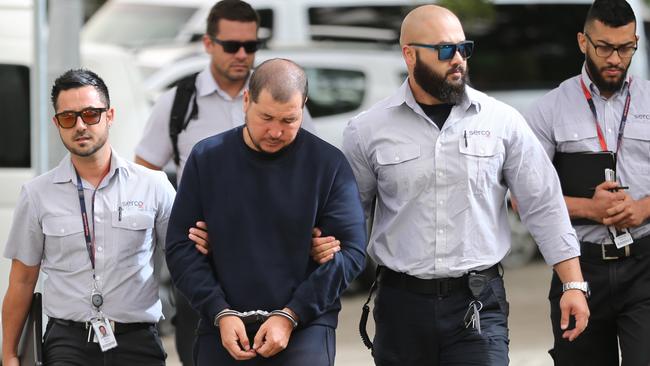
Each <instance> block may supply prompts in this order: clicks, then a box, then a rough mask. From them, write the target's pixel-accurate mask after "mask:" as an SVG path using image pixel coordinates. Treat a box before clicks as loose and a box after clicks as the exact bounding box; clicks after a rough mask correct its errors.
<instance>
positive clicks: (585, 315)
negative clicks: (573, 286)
mask: <svg viewBox="0 0 650 366" xmlns="http://www.w3.org/2000/svg"><path fill="white" fill-rule="evenodd" d="M560 311H561V312H562V315H561V318H560V328H561V329H562V330H564V333H562V338H564V339H568V340H569V342H572V341H573V340H574V339H576V338H578V336H579V335H580V333H582V332H583V331H584V330H585V328H587V323H588V322H589V307H588V306H587V299H586V298H585V294H584V293H583V292H582V291H580V290H567V291H565V292H564V293H563V294H562V298H560ZM571 315H573V316H574V317H575V318H576V326H575V328H573V329H567V328H568V327H569V316H571Z"/></svg>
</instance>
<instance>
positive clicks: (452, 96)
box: [413, 52, 467, 104]
mask: <svg viewBox="0 0 650 366" xmlns="http://www.w3.org/2000/svg"><path fill="white" fill-rule="evenodd" d="M456 70H460V71H461V73H462V75H463V76H462V78H461V80H460V84H452V83H450V82H448V81H447V75H449V74H451V73H452V72H454V71H456ZM413 78H414V79H415V82H416V83H417V84H418V85H419V86H420V88H422V89H423V90H424V91H425V92H427V94H429V95H431V96H432V97H434V98H436V99H438V100H439V101H441V102H443V103H448V104H457V103H458V102H460V100H461V99H462V97H463V94H464V93H465V84H466V83H467V70H465V69H464V68H463V67H462V66H460V65H459V66H458V67H457V68H455V69H450V70H448V71H447V73H446V74H445V75H444V76H441V75H438V74H437V73H436V72H435V71H433V70H432V69H431V68H430V67H429V66H427V65H426V64H425V63H424V62H422V61H421V60H420V54H419V53H417V52H416V54H415V67H414V68H413Z"/></svg>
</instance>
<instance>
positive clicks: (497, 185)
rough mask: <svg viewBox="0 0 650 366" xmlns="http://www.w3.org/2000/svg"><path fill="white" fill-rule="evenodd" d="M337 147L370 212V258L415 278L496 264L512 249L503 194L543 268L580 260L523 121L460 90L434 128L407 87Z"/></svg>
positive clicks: (544, 162)
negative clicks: (514, 204)
mask: <svg viewBox="0 0 650 366" xmlns="http://www.w3.org/2000/svg"><path fill="white" fill-rule="evenodd" d="M343 150H344V153H345V154H346V156H347V158H348V160H349V161H350V164H351V166H352V169H353V171H354V174H355V176H356V179H357V183H358V185H359V191H360V194H361V200H362V203H363V205H364V208H365V209H366V215H367V214H368V213H369V210H370V207H371V204H372V200H373V198H374V197H375V196H376V197H377V206H376V210H375V216H374V223H373V228H372V233H371V237H370V243H369V245H368V253H369V255H370V256H371V257H372V258H373V259H374V260H375V261H376V262H377V263H378V264H380V265H384V266H386V267H388V268H390V269H392V270H394V271H398V272H405V273H408V274H410V275H412V276H416V277H420V278H439V277H458V276H461V275H463V274H465V273H467V272H468V271H469V270H481V269H485V268H488V267H490V266H492V265H494V264H496V263H498V262H499V261H500V260H501V259H502V258H503V257H504V256H505V255H506V253H507V252H508V250H509V248H510V231H509V225H508V218H507V211H506V210H507V207H506V191H507V190H508V188H510V189H511V190H512V191H513V193H514V194H515V195H516V197H517V198H518V200H519V204H520V213H521V216H522V220H523V222H524V224H525V225H526V227H527V228H528V229H529V230H530V231H531V233H532V235H533V236H534V238H535V241H536V242H537V243H538V245H539V248H540V250H541V252H542V254H543V256H544V258H545V259H546V261H547V262H548V263H549V264H555V263H558V262H560V261H563V260H566V259H569V258H573V257H576V256H578V255H579V247H578V242H577V239H576V235H575V232H574V230H573V228H572V227H571V223H570V221H569V217H568V213H567V209H566V205H565V203H564V199H563V197H562V192H561V189H560V184H559V180H558V178H557V175H556V174H555V170H554V169H553V167H552V165H551V162H550V161H549V159H548V157H547V156H546V154H545V153H544V150H543V149H542V147H541V146H540V144H539V142H538V141H537V139H536V138H535V136H534V135H533V133H532V132H531V131H530V129H529V128H528V126H527V125H526V122H525V121H524V119H523V117H521V115H520V114H519V113H517V111H515V110H514V109H513V108H511V107H509V106H507V105H505V104H503V103H501V102H499V101H497V100H495V99H493V98H491V97H488V96H487V95H485V94H483V93H480V92H478V91H476V90H474V89H472V88H470V87H467V88H466V93H465V97H464V100H463V101H462V102H461V103H459V104H457V105H456V106H454V107H453V109H452V111H451V113H450V115H449V118H448V119H447V121H446V123H445V124H444V126H443V128H442V131H441V130H440V129H439V128H438V127H437V126H436V125H435V123H433V122H432V121H431V120H430V119H429V118H428V117H427V116H426V115H425V114H424V112H423V111H422V109H421V108H420V106H419V105H418V104H417V103H416V101H415V99H414V97H413V94H412V92H411V89H410V87H409V85H408V81H405V82H404V84H402V86H401V87H400V89H398V91H397V92H396V93H395V94H394V95H392V96H391V97H389V98H387V99H384V100H383V101H381V102H379V103H378V104H376V105H375V106H373V107H372V108H371V109H370V110H368V111H367V112H364V113H362V114H360V115H358V116H357V117H355V118H353V119H352V120H351V121H350V123H349V125H348V127H347V128H346V130H345V131H344V134H343Z"/></svg>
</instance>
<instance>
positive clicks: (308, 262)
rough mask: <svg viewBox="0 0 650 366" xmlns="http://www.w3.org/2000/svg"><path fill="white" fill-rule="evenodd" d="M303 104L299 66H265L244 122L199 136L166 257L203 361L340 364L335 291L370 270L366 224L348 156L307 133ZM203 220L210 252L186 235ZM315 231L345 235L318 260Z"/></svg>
mask: <svg viewBox="0 0 650 366" xmlns="http://www.w3.org/2000/svg"><path fill="white" fill-rule="evenodd" d="M306 99H307V77H306V75H305V73H304V71H303V70H302V69H301V68H300V67H299V66H298V65H296V64H294V63H293V62H291V61H288V60H282V59H273V60H269V61H266V62H264V63H262V64H261V65H260V66H259V67H258V68H257V69H256V71H255V72H254V73H253V75H252V77H251V80H250V85H249V90H248V91H246V92H245V94H244V111H245V116H246V123H245V125H244V126H241V127H237V128H235V129H232V130H230V131H227V132H225V133H222V134H219V135H216V136H213V137H210V138H207V139H205V140H203V141H201V142H199V143H198V144H197V145H196V146H195V147H194V150H193V151H192V154H191V155H190V157H189V159H188V161H187V165H186V167H185V172H184V174H183V178H182V180H181V183H180V185H179V189H178V193H177V195H176V199H175V201H174V207H173V210H172V214H171V218H170V221H169V230H168V232H167V264H168V265H169V269H170V272H171V274H172V277H173V279H174V283H175V284H176V285H177V286H178V289H179V290H180V291H181V292H182V293H183V294H184V295H185V296H186V297H187V298H188V299H189V301H190V302H191V304H192V306H193V307H194V308H195V309H196V310H197V311H198V312H199V313H200V314H201V321H200V325H199V330H198V336H197V339H196V344H195V361H196V362H197V363H198V365H213V364H219V365H230V364H236V365H239V364H241V363H243V364H249V365H284V366H286V365H307V364H308V365H333V364H334V349H335V348H334V347H335V340H334V328H335V327H336V325H337V318H338V312H339V310H340V308H341V304H340V301H339V296H340V294H341V293H342V291H343V290H344V289H345V288H346V287H347V286H348V284H349V283H350V282H351V281H352V280H353V279H354V278H355V277H356V276H357V275H358V274H359V273H360V272H361V270H362V268H363V266H364V259H365V243H366V234H365V224H364V217H363V211H362V208H361V204H360V202H359V192H358V190H357V185H356V182H355V180H354V175H353V174H352V170H351V168H350V166H349V165H348V163H347V160H346V159H345V157H344V156H343V154H342V153H341V152H340V151H339V150H337V149H336V148H334V147H333V146H331V145H329V144H327V143H326V142H324V141H322V140H320V139H319V138H317V137H316V136H314V135H312V134H310V133H309V132H307V131H305V130H303V129H301V128H300V125H301V122H302V111H303V106H304V104H305V101H306ZM197 220H204V221H206V222H207V224H208V227H209V228H210V237H211V243H210V245H211V247H212V250H211V253H210V254H209V255H208V256H203V255H202V254H200V253H199V252H198V251H197V250H195V249H194V243H193V242H192V241H190V240H189V239H188V237H187V230H188V228H190V227H191V226H193V225H194V223H195V222H196V221H197ZM313 227H319V228H321V230H322V232H323V234H324V235H332V236H336V238H338V239H339V240H340V242H341V251H340V252H338V253H336V254H335V255H334V259H333V260H331V261H328V262H327V263H326V264H323V265H318V263H316V262H315V261H313V260H312V259H311V258H310V249H311V232H312V228H313ZM258 310H259V311H258ZM252 311H257V312H255V313H254V314H250V313H248V314H245V313H246V312H252Z"/></svg>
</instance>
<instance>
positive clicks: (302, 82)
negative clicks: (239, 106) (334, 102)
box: [248, 58, 307, 105]
mask: <svg viewBox="0 0 650 366" xmlns="http://www.w3.org/2000/svg"><path fill="white" fill-rule="evenodd" d="M248 90H249V93H250V97H251V100H252V101H253V102H255V103H257V101H258V99H259V95H260V93H261V92H262V90H266V91H268V92H269V93H270V94H271V97H273V99H274V100H276V101H278V102H283V103H284V102H287V101H289V100H290V99H291V98H292V97H293V96H294V94H295V93H300V95H301V96H302V101H303V105H304V102H305V101H306V100H307V75H306V74H305V71H304V70H303V69H302V67H300V66H298V64H296V63H295V62H293V61H289V60H287V59H283V58H274V59H270V60H267V61H264V62H262V63H261V64H260V65H259V66H258V67H257V68H255V71H254V72H253V75H252V76H251V80H250V82H249V86H248Z"/></svg>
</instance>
